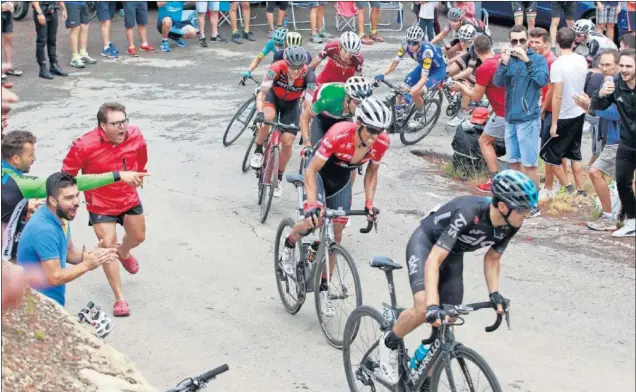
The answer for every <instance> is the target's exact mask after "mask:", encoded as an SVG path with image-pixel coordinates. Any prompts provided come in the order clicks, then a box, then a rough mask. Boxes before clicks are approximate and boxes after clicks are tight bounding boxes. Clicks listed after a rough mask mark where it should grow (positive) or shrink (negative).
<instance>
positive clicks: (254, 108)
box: [223, 96, 256, 147]
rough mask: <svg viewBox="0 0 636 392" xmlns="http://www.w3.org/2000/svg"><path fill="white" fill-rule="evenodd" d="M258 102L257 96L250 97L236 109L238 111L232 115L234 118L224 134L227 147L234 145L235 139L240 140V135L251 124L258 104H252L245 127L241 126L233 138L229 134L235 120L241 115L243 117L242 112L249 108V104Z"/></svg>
mask: <svg viewBox="0 0 636 392" xmlns="http://www.w3.org/2000/svg"><path fill="white" fill-rule="evenodd" d="M254 102H256V97H254V96H252V97H251V98H250V99H248V100H247V101H245V102H244V103H243V104H242V105H241V106H240V107H239V109H238V110H237V111H236V113H234V116H233V117H232V119H231V120H230V123H229V124H228V125H227V128H225V133H224V134H223V145H224V146H225V147H228V146H230V145H232V143H234V142H235V141H237V140H238V138H239V137H241V135H242V134H243V132H245V130H246V129H247V127H248V126H249V125H250V121H251V120H252V117H253V116H254V112H256V105H254V106H252V108H251V112H250V114H249V116H248V117H247V119H246V120H245V123H244V124H243V127H242V128H241V130H240V131H238V133H237V134H236V136H234V137H233V138H231V139H230V138H228V135H229V133H230V129H231V128H232V125H233V124H234V121H236V120H237V119H238V118H239V117H241V114H243V112H244V111H245V110H246V109H248V108H249V106H250V105H251V104H252V103H254Z"/></svg>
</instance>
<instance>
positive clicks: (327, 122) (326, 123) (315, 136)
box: [309, 114, 347, 146]
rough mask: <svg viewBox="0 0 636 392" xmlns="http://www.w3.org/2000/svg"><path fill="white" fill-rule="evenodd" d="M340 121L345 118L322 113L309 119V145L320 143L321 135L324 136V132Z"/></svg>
mask: <svg viewBox="0 0 636 392" xmlns="http://www.w3.org/2000/svg"><path fill="white" fill-rule="evenodd" d="M341 121H347V119H346V118H331V117H326V116H323V115H320V114H319V115H317V116H316V117H314V118H313V119H312V120H311V127H310V130H309V136H310V139H311V145H312V146H316V144H318V143H320V140H322V137H323V136H325V133H327V131H328V130H329V128H331V127H332V126H334V124H337V123H339V122H341Z"/></svg>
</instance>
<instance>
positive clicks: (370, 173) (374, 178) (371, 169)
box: [364, 161, 380, 202]
mask: <svg viewBox="0 0 636 392" xmlns="http://www.w3.org/2000/svg"><path fill="white" fill-rule="evenodd" d="M379 168H380V163H375V162H373V161H371V162H369V164H368V165H367V171H366V173H365V174H364V197H365V200H366V201H367V202H368V201H371V202H372V201H373V198H374V197H375V188H376V187H377V185H378V169H379Z"/></svg>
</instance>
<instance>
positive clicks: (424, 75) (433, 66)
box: [375, 25, 446, 110]
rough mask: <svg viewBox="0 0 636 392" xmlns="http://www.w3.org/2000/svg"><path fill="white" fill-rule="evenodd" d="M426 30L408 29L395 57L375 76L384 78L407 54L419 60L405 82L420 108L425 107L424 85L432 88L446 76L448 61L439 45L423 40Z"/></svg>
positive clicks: (414, 26) (417, 27) (412, 27)
mask: <svg viewBox="0 0 636 392" xmlns="http://www.w3.org/2000/svg"><path fill="white" fill-rule="evenodd" d="M423 39H424V30H422V28H421V27H420V26H417V25H413V26H411V27H409V28H408V29H407V30H406V40H405V42H404V43H403V44H402V47H401V48H400V50H398V52H397V55H396V56H395V59H393V62H392V63H391V65H389V67H388V68H387V69H386V70H385V71H384V73H382V74H380V75H378V76H376V77H375V79H376V80H377V81H381V80H384V77H385V76H386V75H388V74H390V73H391V72H393V71H394V70H395V68H397V66H398V64H399V62H400V61H401V60H402V58H403V57H404V55H405V54H408V55H409V57H411V58H412V59H413V60H415V61H416V62H417V66H416V67H415V68H413V71H411V72H410V73H409V74H408V75H407V76H406V78H405V79H404V83H405V84H406V85H407V86H408V87H409V88H410V93H411V96H412V97H413V102H415V106H417V107H418V109H419V110H423V109H424V92H425V91H426V90H425V89H424V87H425V86H426V88H430V87H432V86H434V85H436V84H437V83H439V82H440V81H442V80H444V78H445V77H446V62H445V61H444V56H443V54H442V49H441V48H440V47H439V46H435V45H432V44H429V43H428V42H422V40H423Z"/></svg>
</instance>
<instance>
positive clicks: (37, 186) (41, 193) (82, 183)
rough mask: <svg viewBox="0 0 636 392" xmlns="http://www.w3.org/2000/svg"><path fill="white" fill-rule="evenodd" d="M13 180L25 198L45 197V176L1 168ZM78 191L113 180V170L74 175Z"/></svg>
mask: <svg viewBox="0 0 636 392" xmlns="http://www.w3.org/2000/svg"><path fill="white" fill-rule="evenodd" d="M5 174H8V175H9V176H10V177H11V179H13V181H15V183H16V185H17V186H18V189H20V192H21V193H22V197H24V198H25V199H43V198H45V197H46V178H42V177H33V176H25V175H18V174H17V173H15V172H14V171H11V170H2V175H3V176H4V175H5ZM75 179H76V180H77V188H78V190H79V191H90V190H93V189H96V188H99V187H102V186H104V185H109V184H112V183H114V182H115V176H114V174H113V172H110V173H103V174H82V175H79V176H77V177H75Z"/></svg>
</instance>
